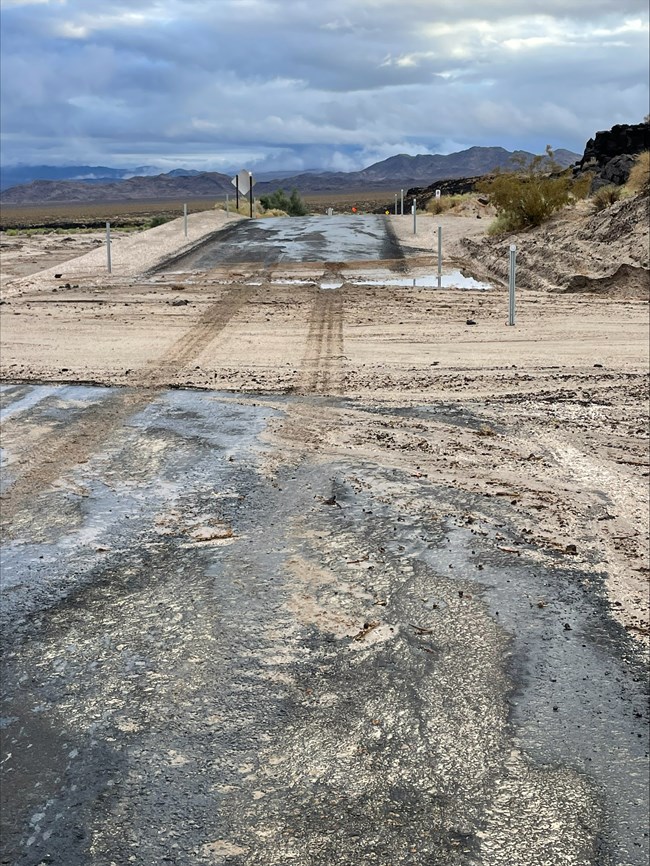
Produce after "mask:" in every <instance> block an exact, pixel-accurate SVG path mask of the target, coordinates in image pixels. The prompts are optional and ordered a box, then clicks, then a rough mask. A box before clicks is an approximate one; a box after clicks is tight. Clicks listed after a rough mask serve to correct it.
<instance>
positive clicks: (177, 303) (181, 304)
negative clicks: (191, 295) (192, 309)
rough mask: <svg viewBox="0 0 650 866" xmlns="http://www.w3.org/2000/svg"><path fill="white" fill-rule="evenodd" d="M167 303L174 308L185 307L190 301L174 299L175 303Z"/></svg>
mask: <svg viewBox="0 0 650 866" xmlns="http://www.w3.org/2000/svg"><path fill="white" fill-rule="evenodd" d="M167 303H168V304H170V306H172V307H184V306H185V305H186V304H189V301H188V300H186V299H185V298H174V300H173V301H167Z"/></svg>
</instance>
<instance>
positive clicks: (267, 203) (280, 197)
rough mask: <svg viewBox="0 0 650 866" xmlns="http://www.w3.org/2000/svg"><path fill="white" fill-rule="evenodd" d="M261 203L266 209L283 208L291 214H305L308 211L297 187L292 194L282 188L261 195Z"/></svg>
mask: <svg viewBox="0 0 650 866" xmlns="http://www.w3.org/2000/svg"><path fill="white" fill-rule="evenodd" d="M260 204H261V205H262V207H263V208H264V210H266V211H268V210H281V211H284V212H285V213H288V214H289V216H305V214H306V213H307V208H306V207H305V204H304V202H303V200H302V199H301V198H300V194H299V192H298V190H297V189H294V190H293V191H292V193H291V195H290V196H288V195H287V194H286V192H285V191H284V190H283V189H282V188H280V189H276V190H275V192H271V193H269V194H268V195H261V196H260Z"/></svg>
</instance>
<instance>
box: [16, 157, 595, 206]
mask: <svg viewBox="0 0 650 866" xmlns="http://www.w3.org/2000/svg"><path fill="white" fill-rule="evenodd" d="M532 156H533V154H532V153H528V152H527V151H515V152H512V151H508V150H505V149H504V148H502V147H470V148H468V149H467V150H463V151H459V152H458V153H450V154H445V155H443V154H420V155H418V156H408V155H407V154H399V155H397V156H392V157H390V158H389V159H385V160H382V161H381V162H377V163H374V164H373V165H370V166H368V167H367V168H365V169H363V170H362V171H357V172H323V173H316V172H305V173H303V174H299V175H294V176H290V177H283V178H280V179H276V180H269V181H263V182H259V183H258V184H257V185H256V187H255V192H256V194H257V195H258V196H259V195H262V194H264V193H267V192H272V191H273V190H276V189H278V188H279V187H284V188H285V189H294V188H295V189H297V190H298V191H299V192H300V193H302V194H303V195H305V194H309V193H312V194H313V193H336V192H358V191H371V190H391V191H392V190H395V189H399V188H400V187H401V188H404V189H407V188H409V187H413V186H416V185H423V184H431V183H434V182H435V181H437V180H439V179H442V178H447V179H449V178H463V177H468V176H476V175H481V174H486V173H487V172H490V171H494V169H496V168H507V167H508V166H509V165H512V161H513V159H515V158H516V157H520V158H521V157H523V158H524V159H529V158H532ZM578 156H579V155H578V154H575V153H571V151H566V150H559V151H557V153H556V157H557V159H558V161H559V162H561V164H562V165H567V166H568V165H571V164H572V163H573V162H575V161H576V160H577V159H578ZM283 174H284V173H283ZM228 193H230V194H233V193H234V189H233V186H232V184H231V182H230V178H229V177H228V176H227V175H225V174H220V173H218V172H200V173H199V172H185V171H184V170H178V171H172V172H169V173H167V174H159V175H156V176H153V177H152V176H147V177H131V178H129V179H128V180H119V181H111V182H107V183H100V182H96V181H95V182H93V183H92V184H88V183H87V182H85V181H57V180H51V181H46V180H38V181H34V182H33V183H29V184H25V185H21V186H15V187H12V188H10V189H6V190H4V192H3V193H2V196H1V201H2V203H3V204H6V205H9V204H16V205H21V204H39V203H53V202H78V203H87V202H100V201H106V202H108V201H111V202H119V201H146V200H158V201H161V200H165V199H170V200H176V201H182V200H183V199H199V198H215V197H216V198H223V197H224V195H226V194H228Z"/></svg>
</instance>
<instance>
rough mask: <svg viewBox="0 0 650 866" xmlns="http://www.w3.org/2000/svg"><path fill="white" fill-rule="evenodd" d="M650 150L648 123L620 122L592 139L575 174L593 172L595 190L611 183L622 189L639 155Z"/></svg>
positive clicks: (649, 125) (593, 188)
mask: <svg viewBox="0 0 650 866" xmlns="http://www.w3.org/2000/svg"><path fill="white" fill-rule="evenodd" d="M648 149H650V124H649V123H647V122H644V123H634V124H630V123H619V124H616V126H613V127H612V128H611V129H608V130H603V131H601V132H597V133H596V135H595V136H594V137H593V138H590V139H589V141H588V142H587V145H586V147H585V152H584V154H583V156H582V159H581V160H580V162H579V163H578V165H577V166H576V169H575V173H576V175H580V174H584V173H585V172H592V173H593V174H594V181H593V184H592V190H597V189H599V188H600V187H602V186H607V185H608V184H616V185H618V186H620V185H621V184H624V183H625V182H626V181H627V179H628V177H629V175H630V169H631V168H632V166H633V165H634V159H635V157H636V156H637V154H639V153H641V151H643V150H648Z"/></svg>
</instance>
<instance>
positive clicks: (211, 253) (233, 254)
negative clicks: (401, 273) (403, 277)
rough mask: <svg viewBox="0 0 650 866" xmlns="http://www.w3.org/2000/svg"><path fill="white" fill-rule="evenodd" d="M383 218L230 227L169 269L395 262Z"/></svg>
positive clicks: (282, 220) (397, 254)
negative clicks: (303, 263)
mask: <svg viewBox="0 0 650 866" xmlns="http://www.w3.org/2000/svg"><path fill="white" fill-rule="evenodd" d="M402 257H403V253H402V250H401V248H400V246H399V243H398V241H397V239H396V237H395V234H394V232H393V230H392V227H391V225H390V222H389V221H388V220H387V219H386V218H385V217H383V216H372V215H359V216H354V217H352V216H332V217H275V218H269V219H257V220H250V221H246V222H238V223H234V224H233V225H232V226H231V227H230V228H229V229H226V230H225V231H222V232H220V233H219V234H218V235H217V236H216V237H215V238H212V239H209V240H207V241H205V242H204V243H202V244H201V245H200V246H198V247H197V248H196V249H195V250H194V251H193V252H191V253H189V254H188V255H185V256H182V257H180V258H177V259H175V260H173V262H172V263H171V264H170V265H169V266H168V268H169V269H172V270H209V269H210V268H214V267H217V266H218V265H231V264H235V263H239V262H257V263H259V262H262V263H268V264H272V263H275V262H349V261H364V260H372V261H375V260H378V259H380V260H386V259H399V258H402Z"/></svg>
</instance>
